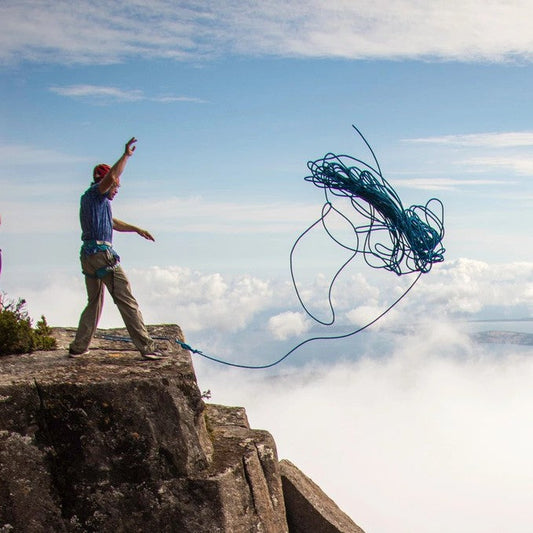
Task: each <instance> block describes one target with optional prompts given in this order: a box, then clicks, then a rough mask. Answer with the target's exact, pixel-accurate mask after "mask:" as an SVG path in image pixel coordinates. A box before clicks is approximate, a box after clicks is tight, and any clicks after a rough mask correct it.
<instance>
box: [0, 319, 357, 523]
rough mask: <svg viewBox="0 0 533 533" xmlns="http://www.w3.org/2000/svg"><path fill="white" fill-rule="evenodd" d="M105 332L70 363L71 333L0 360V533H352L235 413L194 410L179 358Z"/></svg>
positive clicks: (191, 378)
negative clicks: (147, 353) (146, 356)
mask: <svg viewBox="0 0 533 533" xmlns="http://www.w3.org/2000/svg"><path fill="white" fill-rule="evenodd" d="M149 330H150V333H151V334H152V335H153V336H156V337H166V338H170V339H174V338H178V339H180V340H183V334H182V331H181V329H180V328H179V327H178V326H176V325H166V326H152V327H150V328H149ZM102 333H104V332H102V331H99V334H100V336H99V337H98V338H96V339H95V340H94V342H93V344H92V347H91V352H90V354H89V355H87V356H84V357H80V358H77V359H69V358H68V357H67V356H66V348H67V346H68V344H69V342H70V340H71V339H72V338H73V335H74V330H73V329H70V328H55V329H54V333H53V334H54V337H56V339H57V342H58V349H57V350H54V351H51V352H36V353H33V354H26V355H20V356H7V357H6V356H4V357H1V358H0V532H1V533H3V532H8V531H13V532H29V533H37V532H43V533H44V532H52V531H53V532H66V533H71V532H73V533H74V532H99V533H105V532H115V533H116V532H152V531H160V532H176V533H178V532H179V533H189V532H190V533H216V532H227V533H240V532H243V533H244V532H246V533H248V532H264V533H284V532H299V531H307V532H309V533H336V532H339V533H341V532H342V533H361V532H362V530H361V529H360V528H359V527H358V526H357V525H356V524H355V523H354V522H353V521H352V520H351V519H350V518H349V517H347V516H346V515H345V514H344V513H343V512H342V511H341V510H340V509H339V508H338V507H337V506H336V505H335V504H334V502H332V501H331V500H330V499H329V498H328V497H327V496H326V495H325V494H324V493H323V492H322V491H321V490H320V489H319V488H318V487H317V486H316V485H315V484H314V483H313V482H312V481H311V480H309V479H308V478H307V477H306V476H304V475H303V474H302V473H301V472H300V471H299V470H298V469H297V468H296V467H295V466H294V465H292V463H288V462H284V461H282V462H281V464H280V463H279V462H278V458H277V451H276V445H275V442H274V440H273V438H272V436H271V435H270V434H269V433H268V432H266V431H260V430H254V429H251V428H250V426H249V424H248V420H247V417H246V412H245V410H244V409H243V408H240V407H226V406H219V405H210V404H207V405H206V404H205V403H204V401H203V400H202V397H201V393H200V391H199V389H198V385H197V382H196V376H195V373H194V369H193V365H192V361H191V357H190V354H189V352H188V351H185V350H183V349H182V348H181V347H180V346H179V345H178V344H176V343H174V342H168V346H167V352H168V353H169V357H167V358H165V359H162V360H160V361H144V360H142V359H141V358H140V356H139V354H138V353H137V352H136V351H133V349H132V348H133V347H132V345H131V344H128V343H125V342H121V341H115V340H109V339H106V338H102V337H101V334H102ZM105 333H106V334H107V335H116V336H124V335H126V334H127V333H126V331H125V330H123V329H116V330H106V331H105ZM163 342H165V341H163Z"/></svg>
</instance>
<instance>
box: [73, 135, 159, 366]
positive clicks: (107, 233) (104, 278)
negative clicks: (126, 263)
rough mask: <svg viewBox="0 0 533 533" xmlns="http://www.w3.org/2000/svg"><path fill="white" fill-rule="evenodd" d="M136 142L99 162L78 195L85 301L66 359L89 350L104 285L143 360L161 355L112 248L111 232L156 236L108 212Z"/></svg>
mask: <svg viewBox="0 0 533 533" xmlns="http://www.w3.org/2000/svg"><path fill="white" fill-rule="evenodd" d="M136 142H137V139H135V137H132V138H131V139H130V140H129V141H128V142H127V143H126V147H125V149H124V153H123V154H122V156H121V157H120V159H119V160H118V161H117V162H116V163H115V164H114V165H113V166H112V167H109V166H108V165H105V164H100V165H97V166H96V167H95V168H94V171H93V179H94V182H93V183H92V184H91V186H90V187H89V189H87V191H85V193H84V194H83V195H82V197H81V202H80V223H81V229H82V235H81V238H82V241H83V245H82V247H81V252H80V260H81V267H82V271H83V274H84V275H85V286H86V288H87V299H88V302H87V307H86V308H85V309H84V311H83V313H82V314H81V317H80V323H79V326H78V330H77V332H76V337H75V339H74V341H73V342H72V344H71V345H70V348H69V355H70V357H78V356H80V355H85V354H87V353H89V352H88V348H89V344H90V342H91V339H92V337H93V335H94V333H95V331H96V328H97V326H98V321H99V319H100V315H101V313H102V306H103V303H104V285H105V286H106V287H107V290H108V291H109V293H110V294H111V296H112V297H113V301H114V302H115V304H116V305H117V307H118V309H119V311H120V314H121V315H122V319H123V320H124V323H125V325H126V328H127V329H128V332H129V334H130V337H131V339H132V341H133V343H134V345H135V346H136V348H137V349H138V350H139V352H141V355H142V356H143V357H144V358H145V359H160V358H161V356H162V354H161V353H160V352H158V351H156V350H155V343H154V341H153V340H152V339H151V338H150V336H149V334H148V332H147V330H146V327H145V325H144V321H143V318H142V315H141V312H140V310H139V306H138V304H137V301H136V300H135V298H134V297H133V295H132V293H131V288H130V284H129V282H128V279H127V278H126V274H125V273H124V271H123V270H122V267H121V266H120V258H119V256H118V255H117V253H116V252H115V251H114V250H113V248H112V242H113V230H115V231H126V232H135V233H137V234H139V235H140V236H141V237H144V238H145V239H148V240H150V241H153V240H154V238H153V237H152V235H150V233H149V232H148V231H146V230H144V229H141V228H138V227H136V226H132V225H131V224H128V223H126V222H122V221H121V220H118V219H116V218H113V216H112V212H111V202H112V201H113V199H114V198H115V196H116V195H117V193H118V189H119V187H120V176H121V175H122V172H123V171H124V169H125V167H126V163H127V161H128V159H129V158H130V157H131V156H132V155H133V152H134V151H135V148H136V146H135V143H136Z"/></svg>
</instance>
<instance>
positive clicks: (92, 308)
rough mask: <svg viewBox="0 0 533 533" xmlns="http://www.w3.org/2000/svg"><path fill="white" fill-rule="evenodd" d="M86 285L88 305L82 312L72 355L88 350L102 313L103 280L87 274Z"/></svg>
mask: <svg viewBox="0 0 533 533" xmlns="http://www.w3.org/2000/svg"><path fill="white" fill-rule="evenodd" d="M85 287H86V289H87V307H85V309H84V310H83V312H82V314H81V317H80V323H79V325H78V331H77V332H76V337H75V339H74V341H73V342H72V344H71V345H70V350H69V351H70V353H71V354H72V355H76V354H82V353H84V352H86V351H87V349H88V348H89V344H90V343H91V339H92V338H93V335H94V333H95V331H96V328H97V326H98V321H99V320H100V315H101V314H102V307H103V303H104V285H103V284H102V281H101V280H99V279H95V278H89V277H87V276H85Z"/></svg>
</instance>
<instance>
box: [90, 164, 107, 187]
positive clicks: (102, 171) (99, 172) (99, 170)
mask: <svg viewBox="0 0 533 533" xmlns="http://www.w3.org/2000/svg"><path fill="white" fill-rule="evenodd" d="M110 170H111V167H110V166H109V165H106V164H105V163H102V164H100V165H96V166H95V167H94V170H93V180H94V182H95V183H98V182H99V181H100V180H102V179H103V178H104V177H105V175H106V174H107V173H108V172H109V171H110Z"/></svg>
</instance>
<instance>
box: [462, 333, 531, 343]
mask: <svg viewBox="0 0 533 533" xmlns="http://www.w3.org/2000/svg"><path fill="white" fill-rule="evenodd" d="M470 337H471V338H472V339H473V340H474V341H476V342H480V343H484V344H521V345H525V346H533V333H522V332H519V331H498V330H489V331H478V332H476V333H472V334H471V335H470Z"/></svg>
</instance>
